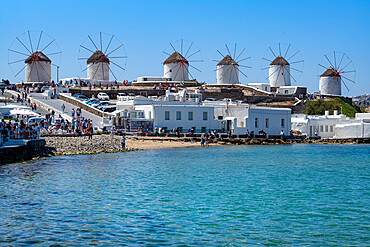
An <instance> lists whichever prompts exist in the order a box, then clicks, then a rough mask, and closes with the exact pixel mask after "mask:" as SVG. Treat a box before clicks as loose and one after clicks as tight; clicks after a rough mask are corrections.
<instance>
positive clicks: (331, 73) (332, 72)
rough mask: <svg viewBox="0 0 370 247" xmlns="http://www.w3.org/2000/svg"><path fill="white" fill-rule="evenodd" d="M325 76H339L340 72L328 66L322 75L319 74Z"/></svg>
mask: <svg viewBox="0 0 370 247" xmlns="http://www.w3.org/2000/svg"><path fill="white" fill-rule="evenodd" d="M325 76H339V77H340V74H339V73H338V72H337V71H336V70H335V69H333V68H332V67H329V68H328V69H327V70H325V72H324V73H322V75H320V77H325Z"/></svg>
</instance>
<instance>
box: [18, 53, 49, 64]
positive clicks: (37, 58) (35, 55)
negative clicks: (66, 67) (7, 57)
mask: <svg viewBox="0 0 370 247" xmlns="http://www.w3.org/2000/svg"><path fill="white" fill-rule="evenodd" d="M34 61H45V62H49V63H51V60H50V59H49V58H48V57H47V56H46V55H45V54H44V53H42V52H41V51H35V52H34V53H32V55H31V56H29V57H28V58H27V59H26V60H25V61H24V62H25V63H32V62H34Z"/></svg>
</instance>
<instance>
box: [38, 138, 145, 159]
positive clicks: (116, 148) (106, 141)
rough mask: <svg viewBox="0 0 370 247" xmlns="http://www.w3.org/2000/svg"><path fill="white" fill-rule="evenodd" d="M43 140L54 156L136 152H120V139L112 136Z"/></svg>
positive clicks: (131, 149)
mask: <svg viewBox="0 0 370 247" xmlns="http://www.w3.org/2000/svg"><path fill="white" fill-rule="evenodd" d="M43 138H44V139H45V141H46V146H47V147H49V148H52V149H53V154H54V155H72V154H95V153H116V152H126V151H134V150H138V149H137V148H127V149H125V150H122V148H121V137H120V136H114V135H94V136H93V137H92V139H89V138H88V136H71V137H65V136H64V137H59V136H48V137H43Z"/></svg>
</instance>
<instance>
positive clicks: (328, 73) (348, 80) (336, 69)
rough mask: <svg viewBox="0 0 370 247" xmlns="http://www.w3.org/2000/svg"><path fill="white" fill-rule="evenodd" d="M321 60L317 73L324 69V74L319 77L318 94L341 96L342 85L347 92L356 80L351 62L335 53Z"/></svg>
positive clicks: (341, 54)
mask: <svg viewBox="0 0 370 247" xmlns="http://www.w3.org/2000/svg"><path fill="white" fill-rule="evenodd" d="M323 60H324V61H322V62H321V63H320V64H319V66H318V71H322V70H323V69H325V71H324V73H322V74H321V75H320V81H319V91H320V93H321V94H324V95H328V94H329V95H341V94H342V86H341V85H342V83H343V85H344V87H345V88H346V89H347V91H349V90H350V86H351V85H353V84H354V83H355V78H356V70H355V68H354V66H353V62H352V60H351V59H350V58H349V57H348V56H347V55H346V54H345V53H341V52H336V51H333V52H331V53H329V54H326V55H324V58H323ZM322 64H324V65H322Z"/></svg>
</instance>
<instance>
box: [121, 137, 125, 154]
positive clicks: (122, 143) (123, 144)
mask: <svg viewBox="0 0 370 247" xmlns="http://www.w3.org/2000/svg"><path fill="white" fill-rule="evenodd" d="M121 146H122V150H125V149H126V138H125V136H124V135H123V136H122V138H121Z"/></svg>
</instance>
